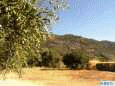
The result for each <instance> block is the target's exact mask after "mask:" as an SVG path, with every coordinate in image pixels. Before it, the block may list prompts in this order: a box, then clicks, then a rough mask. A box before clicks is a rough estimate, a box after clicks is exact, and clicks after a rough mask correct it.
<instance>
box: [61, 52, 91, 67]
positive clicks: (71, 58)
mask: <svg viewBox="0 0 115 86" xmlns="http://www.w3.org/2000/svg"><path fill="white" fill-rule="evenodd" d="M88 61H89V57H88V56H87V54H86V53H84V52H83V51H81V50H79V51H76V50H74V51H72V52H70V53H67V54H65V56H64V57H63V62H64V64H65V65H66V66H67V67H68V68H70V69H76V68H84V67H85V66H86V65H87V63H88Z"/></svg>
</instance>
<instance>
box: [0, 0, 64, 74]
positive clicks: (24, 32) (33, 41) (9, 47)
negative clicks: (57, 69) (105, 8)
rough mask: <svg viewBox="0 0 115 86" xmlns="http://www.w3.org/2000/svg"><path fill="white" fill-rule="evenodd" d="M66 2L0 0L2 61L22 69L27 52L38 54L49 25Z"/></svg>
mask: <svg viewBox="0 0 115 86" xmlns="http://www.w3.org/2000/svg"><path fill="white" fill-rule="evenodd" d="M36 4H37V5H36ZM65 5H66V4H65V2H64V0H38V1H37V3H36V0H1V1H0V40H2V42H3V46H4V51H3V52H2V53H0V65H1V66H2V67H3V68H4V69H14V70H15V69H16V71H18V72H19V71H20V70H21V68H22V66H24V65H27V59H28V58H27V57H28V56H32V57H35V56H37V55H38V53H39V48H40V43H41V41H43V40H44V39H46V38H47V35H48V28H49V27H50V25H51V24H53V23H54V22H55V21H56V20H57V19H58V17H57V15H56V13H57V12H58V11H59V10H60V9H61V8H63V7H64V6H65Z"/></svg>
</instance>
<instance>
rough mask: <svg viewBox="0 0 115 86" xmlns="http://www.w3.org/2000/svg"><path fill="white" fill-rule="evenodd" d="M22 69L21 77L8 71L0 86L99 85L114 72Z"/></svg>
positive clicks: (112, 76)
mask: <svg viewBox="0 0 115 86" xmlns="http://www.w3.org/2000/svg"><path fill="white" fill-rule="evenodd" d="M24 71H25V73H24V74H23V76H22V78H21V79H18V76H17V75H16V74H15V73H8V74H7V75H6V77H7V79H6V80H1V81H0V86H100V85H99V83H100V81H101V80H115V73H113V72H105V71H96V70H52V69H41V68H32V69H29V68H28V69H24ZM1 79H2V78H1ZM3 81H4V82H3Z"/></svg>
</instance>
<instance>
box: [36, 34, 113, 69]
mask: <svg viewBox="0 0 115 86" xmlns="http://www.w3.org/2000/svg"><path fill="white" fill-rule="evenodd" d="M92 59H96V60H99V61H115V43H114V42H109V41H96V40H93V39H88V38H83V37H80V36H74V35H63V36H59V35H52V36H51V37H49V39H48V40H47V41H46V42H44V43H43V44H42V51H41V56H40V57H39V61H38V62H36V63H38V64H36V65H39V64H40V66H45V67H54V68H56V67H58V68H60V67H68V68H70V69H76V68H77V69H81V68H87V64H88V61H89V60H92ZM36 61H37V60H36Z"/></svg>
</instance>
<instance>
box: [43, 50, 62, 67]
mask: <svg viewBox="0 0 115 86" xmlns="http://www.w3.org/2000/svg"><path fill="white" fill-rule="evenodd" d="M61 61H62V60H61V56H60V54H59V53H58V52H57V51H56V50H55V49H52V48H49V49H47V50H45V51H44V52H42V65H43V66H45V67H52V68H59V67H60V66H61Z"/></svg>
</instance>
